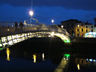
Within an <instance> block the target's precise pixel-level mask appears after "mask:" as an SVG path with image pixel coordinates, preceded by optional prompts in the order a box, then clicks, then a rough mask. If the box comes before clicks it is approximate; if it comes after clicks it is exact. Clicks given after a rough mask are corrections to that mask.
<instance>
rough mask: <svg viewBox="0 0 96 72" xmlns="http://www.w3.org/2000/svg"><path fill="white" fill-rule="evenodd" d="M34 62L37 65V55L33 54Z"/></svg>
mask: <svg viewBox="0 0 96 72" xmlns="http://www.w3.org/2000/svg"><path fill="white" fill-rule="evenodd" d="M33 62H34V63H36V54H33Z"/></svg>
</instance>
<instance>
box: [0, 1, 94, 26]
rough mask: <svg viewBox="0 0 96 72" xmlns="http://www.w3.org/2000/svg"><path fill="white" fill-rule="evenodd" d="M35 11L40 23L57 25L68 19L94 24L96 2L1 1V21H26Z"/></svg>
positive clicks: (35, 16)
mask: <svg viewBox="0 0 96 72" xmlns="http://www.w3.org/2000/svg"><path fill="white" fill-rule="evenodd" d="M30 9H32V10H33V11H34V16H33V17H34V18H37V19H38V20H39V22H41V23H45V24H51V19H54V20H55V24H60V22H61V21H64V20H68V19H78V20H81V21H84V22H87V21H88V22H90V23H94V18H95V17H96V0H0V21H12V22H14V21H18V22H20V21H24V20H27V19H28V18H29V15H28V11H29V10H30Z"/></svg>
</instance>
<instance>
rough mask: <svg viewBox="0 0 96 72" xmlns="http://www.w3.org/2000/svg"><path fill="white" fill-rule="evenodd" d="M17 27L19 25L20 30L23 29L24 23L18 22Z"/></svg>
mask: <svg viewBox="0 0 96 72" xmlns="http://www.w3.org/2000/svg"><path fill="white" fill-rule="evenodd" d="M19 27H20V30H23V27H24V24H23V23H22V22H20V24H19Z"/></svg>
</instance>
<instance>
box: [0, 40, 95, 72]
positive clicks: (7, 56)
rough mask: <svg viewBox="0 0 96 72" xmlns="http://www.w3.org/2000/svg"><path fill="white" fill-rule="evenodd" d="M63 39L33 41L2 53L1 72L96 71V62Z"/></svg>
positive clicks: (17, 45)
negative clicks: (77, 51)
mask: <svg viewBox="0 0 96 72" xmlns="http://www.w3.org/2000/svg"><path fill="white" fill-rule="evenodd" d="M71 47H72V46H70V45H65V44H64V43H63V41H61V40H60V39H59V38H32V39H29V40H27V41H24V42H21V43H18V44H15V45H14V46H12V47H10V48H6V49H5V50H3V51H0V72H96V59H95V56H94V57H89V56H86V55H84V54H81V52H80V53H78V54H77V53H73V52H74V51H72V48H71Z"/></svg>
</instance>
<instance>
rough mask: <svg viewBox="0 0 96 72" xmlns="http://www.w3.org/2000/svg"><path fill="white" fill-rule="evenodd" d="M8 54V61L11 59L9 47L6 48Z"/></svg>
mask: <svg viewBox="0 0 96 72" xmlns="http://www.w3.org/2000/svg"><path fill="white" fill-rule="evenodd" d="M6 54H7V61H10V50H9V48H7V49H6Z"/></svg>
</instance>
